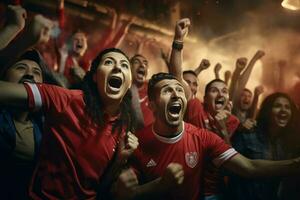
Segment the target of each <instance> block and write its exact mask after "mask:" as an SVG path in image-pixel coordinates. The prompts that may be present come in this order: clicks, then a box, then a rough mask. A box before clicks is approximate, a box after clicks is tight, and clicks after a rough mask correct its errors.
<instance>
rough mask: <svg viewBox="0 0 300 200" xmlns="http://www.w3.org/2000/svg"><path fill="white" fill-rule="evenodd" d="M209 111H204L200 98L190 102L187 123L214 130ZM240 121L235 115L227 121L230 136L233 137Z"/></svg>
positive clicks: (186, 117)
mask: <svg viewBox="0 0 300 200" xmlns="http://www.w3.org/2000/svg"><path fill="white" fill-rule="evenodd" d="M208 116H209V115H208V113H207V111H206V110H205V109H204V106H203V104H202V102H201V101H200V100H199V99H198V98H193V99H190V100H189V101H188V104H187V109H186V113H185V121H186V122H188V123H191V124H193V125H195V126H197V127H199V128H206V129H208V130H210V131H215V130H214V127H215V125H214V122H212V121H211V120H210V119H209V117H208ZM239 124H240V121H239V120H238V118H237V117H235V116H234V115H230V116H229V117H228V119H227V122H226V126H227V130H228V132H229V134H230V135H229V136H230V137H232V135H233V134H234V132H235V130H236V129H237V128H238V126H239Z"/></svg>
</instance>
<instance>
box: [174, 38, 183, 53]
mask: <svg viewBox="0 0 300 200" xmlns="http://www.w3.org/2000/svg"><path fill="white" fill-rule="evenodd" d="M172 48H173V49H176V50H178V51H181V50H182V49H183V42H182V41H178V40H174V41H173V43H172Z"/></svg>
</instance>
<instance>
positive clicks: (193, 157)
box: [185, 152, 198, 168]
mask: <svg viewBox="0 0 300 200" xmlns="http://www.w3.org/2000/svg"><path fill="white" fill-rule="evenodd" d="M185 162H186V164H187V165H188V166H189V167H190V168H194V167H195V166H196V165H197V163H198V154H197V152H188V153H185Z"/></svg>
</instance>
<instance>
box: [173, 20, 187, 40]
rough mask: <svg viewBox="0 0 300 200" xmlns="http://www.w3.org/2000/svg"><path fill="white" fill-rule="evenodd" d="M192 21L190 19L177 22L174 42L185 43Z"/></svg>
mask: <svg viewBox="0 0 300 200" xmlns="http://www.w3.org/2000/svg"><path fill="white" fill-rule="evenodd" d="M190 25H191V21H190V19H189V18H183V19H180V20H178V21H177V22H176V26H175V36H174V41H177V42H183V39H184V37H185V36H186V35H187V34H188V30H189V27H190Z"/></svg>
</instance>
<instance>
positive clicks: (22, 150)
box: [0, 50, 54, 199]
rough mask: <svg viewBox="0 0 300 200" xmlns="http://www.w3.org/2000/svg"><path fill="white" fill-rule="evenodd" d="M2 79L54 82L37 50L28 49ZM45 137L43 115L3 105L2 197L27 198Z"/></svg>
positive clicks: (0, 113)
mask: <svg viewBox="0 0 300 200" xmlns="http://www.w3.org/2000/svg"><path fill="white" fill-rule="evenodd" d="M0 80H5V81H9V82H13V83H20V84H21V83H24V82H30V83H42V82H46V83H54V79H53V77H52V76H51V73H50V71H49V70H48V69H47V66H46V64H45V62H44V61H43V58H42V57H41V55H40V54H39V52H38V51H36V50H28V51H26V52H25V53H24V54H23V55H22V56H21V57H20V58H19V59H18V60H17V62H16V63H15V64H13V65H11V66H8V67H6V68H4V69H2V70H1V73H0ZM41 137H42V116H41V115H40V114H34V115H33V114H31V113H29V112H25V111H22V110H21V109H18V108H15V107H14V108H12V107H9V108H8V107H3V106H1V108H0V155H1V159H2V160H3V161H5V162H2V163H1V167H0V169H1V170H0V180H1V181H0V196H1V198H3V199H27V186H28V183H29V180H30V178H31V174H32V170H33V166H34V163H35V162H34V161H35V159H36V155H37V152H38V147H39V145H40V141H41Z"/></svg>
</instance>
